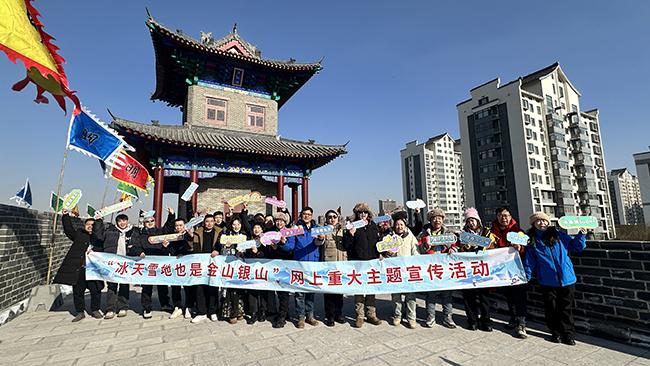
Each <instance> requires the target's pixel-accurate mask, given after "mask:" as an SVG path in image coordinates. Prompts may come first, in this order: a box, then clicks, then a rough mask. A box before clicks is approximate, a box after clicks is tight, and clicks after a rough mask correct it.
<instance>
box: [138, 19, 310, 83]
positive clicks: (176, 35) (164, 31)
mask: <svg viewBox="0 0 650 366" xmlns="http://www.w3.org/2000/svg"><path fill="white" fill-rule="evenodd" d="M147 25H149V27H150V28H151V29H152V30H153V29H155V31H156V32H158V33H160V34H161V35H163V36H165V37H168V38H170V39H173V40H174V41H176V42H179V43H181V44H183V45H185V46H188V47H191V48H193V49H195V50H197V51H200V52H204V53H206V54H213V55H218V56H225V57H228V58H233V59H237V60H241V61H247V62H250V63H253V64H258V65H263V66H270V67H275V68H278V69H281V70H287V71H294V70H295V71H299V70H300V71H313V72H316V71H319V70H321V69H322V68H323V67H322V65H321V63H320V61H318V62H311V63H297V62H295V60H286V61H283V60H272V59H263V58H261V57H257V56H256V55H252V56H246V55H241V54H237V53H231V52H228V51H224V50H220V49H219V48H218V46H220V45H221V43H223V42H220V41H222V40H224V39H230V38H231V37H233V38H234V39H237V40H239V41H242V43H243V44H245V45H246V46H249V45H250V44H249V43H248V42H245V41H243V40H241V37H238V36H237V35H236V34H229V35H227V36H226V37H224V38H223V39H222V40H217V41H216V42H215V44H214V45H206V44H203V43H201V42H200V41H198V40H196V39H194V38H192V37H189V36H187V35H185V34H183V33H181V32H174V31H172V30H171V29H169V28H167V27H165V26H164V25H162V24H160V23H159V22H157V21H156V20H154V19H153V18H149V19H147ZM250 46H251V47H253V48H254V46H252V45H250ZM254 49H255V50H256V48H254Z"/></svg>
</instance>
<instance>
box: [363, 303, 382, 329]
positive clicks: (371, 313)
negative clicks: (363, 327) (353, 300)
mask: <svg viewBox="0 0 650 366" xmlns="http://www.w3.org/2000/svg"><path fill="white" fill-rule="evenodd" d="M366 320H367V321H368V323H370V324H372V325H379V324H381V320H379V318H377V311H376V310H375V307H374V306H368V316H367V317H366Z"/></svg>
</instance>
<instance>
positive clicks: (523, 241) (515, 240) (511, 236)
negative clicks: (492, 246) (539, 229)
mask: <svg viewBox="0 0 650 366" xmlns="http://www.w3.org/2000/svg"><path fill="white" fill-rule="evenodd" d="M506 239H507V240H508V241H509V242H510V244H517V245H528V239H529V238H528V235H526V234H524V233H522V232H518V233H515V232H509V233H508V235H507V236H506Z"/></svg>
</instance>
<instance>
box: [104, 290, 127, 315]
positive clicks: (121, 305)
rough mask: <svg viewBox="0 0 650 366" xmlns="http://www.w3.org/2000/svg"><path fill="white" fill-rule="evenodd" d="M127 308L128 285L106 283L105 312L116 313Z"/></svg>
mask: <svg viewBox="0 0 650 366" xmlns="http://www.w3.org/2000/svg"><path fill="white" fill-rule="evenodd" d="M128 308H129V284H128V283H121V284H117V283H113V282H109V283H108V291H107V292H106V311H112V312H114V313H115V312H118V311H120V310H126V309H128Z"/></svg>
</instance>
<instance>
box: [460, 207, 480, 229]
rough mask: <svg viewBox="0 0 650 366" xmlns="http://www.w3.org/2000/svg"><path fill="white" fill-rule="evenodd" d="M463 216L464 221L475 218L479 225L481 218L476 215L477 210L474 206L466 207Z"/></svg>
mask: <svg viewBox="0 0 650 366" xmlns="http://www.w3.org/2000/svg"><path fill="white" fill-rule="evenodd" d="M463 217H464V218H465V222H467V219H476V220H477V221H478V224H479V225H481V218H480V217H479V215H478V210H477V209H475V208H474V207H469V208H467V209H466V210H465V212H464V213H463Z"/></svg>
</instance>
